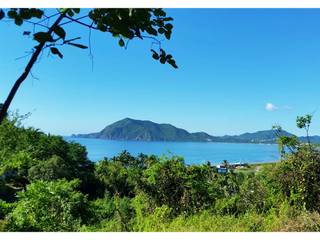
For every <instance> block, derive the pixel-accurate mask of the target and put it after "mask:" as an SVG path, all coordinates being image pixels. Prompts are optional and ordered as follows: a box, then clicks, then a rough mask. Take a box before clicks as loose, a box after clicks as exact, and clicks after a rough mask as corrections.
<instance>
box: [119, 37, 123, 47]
mask: <svg viewBox="0 0 320 240" xmlns="http://www.w3.org/2000/svg"><path fill="white" fill-rule="evenodd" d="M119 46H120V47H124V41H123V39H122V38H121V39H120V40H119Z"/></svg>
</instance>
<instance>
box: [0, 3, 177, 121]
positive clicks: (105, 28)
mask: <svg viewBox="0 0 320 240" xmlns="http://www.w3.org/2000/svg"><path fill="white" fill-rule="evenodd" d="M83 11H85V13H84V14H83V15H81V16H80V9H79V8H72V9H68V8H64V9H57V12H56V13H53V14H51V15H47V14H46V13H45V11H44V10H42V9H34V8H11V9H0V20H2V19H9V20H12V21H14V23H15V24H16V25H17V26H21V25H23V24H24V23H29V24H32V25H33V26H34V29H41V30H39V31H36V30H34V31H33V33H32V34H33V39H34V40H35V41H36V42H37V45H36V46H35V47H34V48H33V49H32V55H31V58H30V60H29V62H28V64H27V65H26V67H25V69H24V71H23V73H22V74H21V76H20V77H19V78H18V79H17V80H16V81H15V83H14V85H13V87H12V88H11V90H10V92H9V94H8V97H7V98H6V100H5V102H4V103H3V105H1V107H0V124H1V123H2V121H3V119H4V118H5V116H6V114H7V111H8V109H9V106H10V104H11V102H12V100H13V98H14V96H15V95H16V93H17V91H18V89H19V87H20V85H21V84H22V83H23V81H24V80H25V79H26V78H27V77H28V75H29V74H30V71H31V69H32V67H33V66H34V64H35V63H36V61H37V59H38V57H39V55H40V54H41V52H42V51H44V50H45V49H48V50H49V51H50V52H51V53H52V54H53V55H56V56H58V57H59V58H61V59H62V58H63V54H62V53H61V47H62V46H65V45H68V46H72V47H77V48H80V49H86V48H88V46H85V45H82V44H79V43H78V42H77V40H79V39H80V37H77V38H72V39H70V38H68V36H67V35H68V34H67V32H66V31H65V29H64V26H66V25H68V24H79V25H81V26H83V27H84V28H87V29H89V30H90V33H91V31H92V30H96V31H101V32H106V33H110V34H111V35H112V36H113V37H114V38H116V39H117V41H118V43H119V46H120V47H124V48H126V47H127V45H128V42H129V41H130V40H132V39H134V38H137V39H141V40H143V39H150V40H152V41H153V42H154V43H156V44H155V45H154V44H153V46H157V47H156V48H154V47H152V48H151V52H152V57H153V58H154V59H155V60H157V61H159V62H160V63H162V64H165V63H168V64H170V65H171V66H172V67H174V68H177V65H176V63H175V60H174V59H173V57H172V55H170V54H167V53H166V52H165V50H164V49H163V48H162V46H161V41H160V40H159V39H158V37H160V36H164V37H165V38H166V39H167V40H169V39H170V37H171V33H172V29H173V25H172V24H171V23H170V22H171V21H172V20H173V18H171V17H168V16H167V14H166V12H165V11H163V10H162V9H153V8H152V9H151V8H150V9H99V8H94V9H88V10H87V9H86V10H83ZM49 20H51V21H50V22H51V23H52V24H51V25H46V24H44V23H45V22H49ZM23 34H24V35H30V34H31V31H24V33H23Z"/></svg>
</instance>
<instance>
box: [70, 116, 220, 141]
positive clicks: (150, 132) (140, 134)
mask: <svg viewBox="0 0 320 240" xmlns="http://www.w3.org/2000/svg"><path fill="white" fill-rule="evenodd" d="M74 136H76V137H86V138H101V139H113V140H135V141H214V139H215V138H214V137H212V136H210V135H208V134H206V133H202V132H199V133H189V132H188V131H186V130H184V129H181V128H176V127H174V126H172V125H171V124H157V123H154V122H151V121H142V120H135V119H131V118H125V119H122V120H120V121H117V122H115V123H113V124H111V125H109V126H107V127H105V128H104V129H103V130H101V131H100V132H98V133H90V134H78V135H74Z"/></svg>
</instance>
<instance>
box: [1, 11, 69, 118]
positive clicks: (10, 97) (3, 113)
mask: <svg viewBox="0 0 320 240" xmlns="http://www.w3.org/2000/svg"><path fill="white" fill-rule="evenodd" d="M65 14H66V11H65V12H63V13H61V14H60V16H59V17H58V18H57V20H56V21H55V22H54V23H53V24H52V26H51V27H50V28H49V30H48V32H47V33H48V34H50V35H51V34H52V32H53V29H54V28H55V27H56V26H57V25H58V24H59V23H60V22H61V20H62V19H63V18H64V16H65ZM45 44H46V42H45V41H44V42H41V43H40V44H39V45H38V46H37V47H36V51H35V52H34V53H33V54H32V56H31V59H30V60H29V62H28V64H27V66H26V68H25V69H24V72H23V73H22V74H21V76H20V77H19V78H18V79H17V80H16V82H15V83H14V85H13V87H12V88H11V90H10V93H9V95H8V97H7V99H6V100H5V102H4V103H3V104H2V106H1V109H0V124H1V123H2V122H3V120H4V119H5V117H6V115H7V112H8V109H9V107H10V104H11V102H12V100H13V98H14V96H15V95H16V93H17V91H18V89H19V87H20V85H21V83H22V82H23V81H24V80H25V79H26V78H27V77H28V75H29V73H30V71H31V69H32V67H33V65H34V64H35V62H36V61H37V59H38V57H39V55H40V53H41V51H42V49H43V47H44V46H45Z"/></svg>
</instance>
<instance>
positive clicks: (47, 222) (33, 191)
mask: <svg viewBox="0 0 320 240" xmlns="http://www.w3.org/2000/svg"><path fill="white" fill-rule="evenodd" d="M78 185H79V181H77V180H73V181H71V182H68V181H66V180H58V181H52V182H45V181H37V182H34V183H31V184H30V185H28V186H27V189H26V191H23V192H20V193H19V194H18V198H19V201H18V202H17V204H16V207H15V208H14V210H13V211H12V212H11V213H10V214H9V215H8V223H7V227H8V229H9V230H11V231H77V230H78V228H79V227H80V225H81V224H82V223H83V222H84V221H85V218H86V212H85V209H86V207H87V205H88V201H87V199H86V197H85V196H84V195H83V194H82V193H80V192H78V191H76V188H77V187H78Z"/></svg>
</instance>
